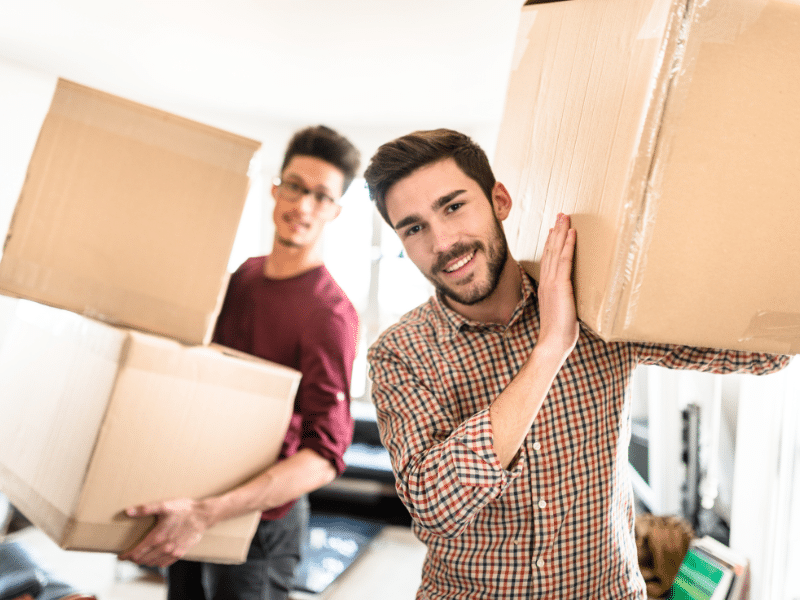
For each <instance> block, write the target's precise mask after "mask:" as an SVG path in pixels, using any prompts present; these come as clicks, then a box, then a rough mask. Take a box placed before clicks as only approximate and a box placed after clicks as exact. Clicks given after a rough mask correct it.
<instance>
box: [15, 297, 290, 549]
mask: <svg viewBox="0 0 800 600" xmlns="http://www.w3.org/2000/svg"><path fill="white" fill-rule="evenodd" d="M231 352H232V351H231ZM299 380H300V373H299V372H297V371H294V370H292V369H288V368H286V367H282V366H280V365H275V364H272V363H269V362H267V361H262V360H259V359H256V358H253V357H250V358H246V355H243V354H234V356H231V355H229V354H228V353H227V350H224V351H223V349H221V348H219V347H213V346H193V347H187V346H184V345H181V344H180V343H178V342H175V341H173V340H169V339H167V338H163V337H157V336H152V335H149V334H145V333H140V332H137V331H134V330H130V329H122V328H117V327H112V326H109V325H106V324H104V323H101V322H99V321H94V320H92V319H89V318H86V317H82V316H80V315H77V314H75V313H71V312H68V311H64V310H59V309H54V308H50V307H47V306H44V305H41V304H36V303H33V302H29V301H25V300H16V299H11V298H7V297H4V296H0V390H2V393H0V440H2V443H0V490H2V492H3V493H5V494H6V495H7V496H8V497H9V498H10V499H11V501H12V503H13V504H14V505H16V506H17V507H18V508H19V509H20V510H21V511H22V513H23V514H25V515H26V516H27V517H28V518H29V519H30V520H31V521H32V522H33V523H34V524H35V525H36V526H37V527H39V528H40V529H42V530H43V531H44V532H45V533H47V534H48V535H49V536H50V537H51V538H52V539H53V540H55V541H56V543H58V544H59V545H60V546H61V547H63V548H68V549H75V550H97V551H107V552H115V553H118V552H121V551H123V550H125V549H127V548H129V547H130V546H132V545H133V544H134V543H135V542H137V541H138V540H139V539H140V538H141V537H142V536H143V535H144V534H145V533H146V532H147V531H148V530H149V528H150V526H151V525H152V524H153V522H154V521H153V519H149V518H148V519H131V518H128V517H126V516H124V515H123V514H122V512H121V511H123V509H125V508H126V507H128V506H133V505H137V504H140V503H143V502H151V501H157V500H167V499H170V498H176V497H204V496H207V495H210V494H216V493H220V492H224V491H226V490H228V489H231V488H232V487H235V486H236V485H238V484H240V483H242V482H244V481H246V480H248V479H250V478H251V477H252V476H254V475H256V474H257V473H259V472H261V471H262V470H263V469H265V468H266V467H267V466H269V464H271V463H272V462H274V460H275V459H276V457H277V456H278V454H279V452H280V448H281V445H282V442H283V437H284V435H285V432H286V429H287V426H288V423H289V419H290V417H291V414H292V409H293V405H294V396H295V393H296V391H297V386H298V383H299ZM259 518H260V514H259V513H258V512H254V513H252V514H249V515H246V516H244V517H241V518H237V519H231V520H229V521H225V522H223V523H220V524H218V525H217V526H215V527H213V528H211V529H209V530H208V531H207V532H206V533H205V535H204V536H203V538H202V540H201V541H200V543H199V544H198V545H197V546H195V547H194V548H193V549H192V550H191V551H190V552H189V554H188V555H187V558H191V559H196V560H206V561H212V562H222V563H225V562H242V561H243V560H244V559H245V557H246V555H247V550H248V548H249V545H250V540H251V538H252V536H253V532H254V531H255V527H256V525H257V522H258V520H259Z"/></svg>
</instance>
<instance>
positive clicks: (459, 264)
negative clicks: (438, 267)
mask: <svg viewBox="0 0 800 600" xmlns="http://www.w3.org/2000/svg"><path fill="white" fill-rule="evenodd" d="M475 252H476V250H473V251H472V252H470V253H469V254H467V255H466V256H464V257H463V258H462V259H461V260H459V261H458V262H457V263H454V264H452V265H450V266H449V267H447V268H446V269H442V270H443V271H444V272H445V273H452V272H453V271H458V270H459V269H460V268H461V267H463V266H464V265H466V264H467V263H468V262H469V261H471V260H472V257H473V256H475Z"/></svg>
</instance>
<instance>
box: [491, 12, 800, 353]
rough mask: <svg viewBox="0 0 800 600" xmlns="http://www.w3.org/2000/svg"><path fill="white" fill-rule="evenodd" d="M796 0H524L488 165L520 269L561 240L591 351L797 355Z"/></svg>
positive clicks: (799, 127) (799, 42) (799, 62)
mask: <svg viewBox="0 0 800 600" xmlns="http://www.w3.org/2000/svg"><path fill="white" fill-rule="evenodd" d="M798 31H800V4H798V3H797V2H783V1H780V0H759V1H758V2H730V1H728V0H603V1H602V2H597V1H594V0H564V1H560V2H537V1H536V0H530V1H529V2H528V6H525V7H524V8H523V9H522V13H521V17H520V25H519V33H518V37H517V42H516V49H515V53H514V58H513V62H512V72H511V75H510V79H509V87H508V94H507V97H506V107H505V111H504V115H503V120H502V124H501V127H500V134H499V137H498V141H497V146H496V148H497V150H496V154H495V160H494V168H495V174H496V175H497V179H498V181H501V182H503V183H504V184H505V185H506V187H507V188H508V190H509V192H510V193H511V196H512V198H513V200H514V206H513V209H512V213H511V215H509V218H508V219H507V220H506V221H505V223H504V228H505V231H506V235H507V237H508V240H509V246H510V248H511V251H512V253H513V254H514V256H515V257H516V258H517V259H519V260H521V261H523V262H525V261H527V262H529V263H531V264H532V265H533V271H534V273H535V272H536V271H537V268H536V265H537V264H538V260H539V258H540V257H541V253H542V250H543V248H544V242H545V240H546V238H547V232H548V230H549V228H550V227H552V226H553V223H554V222H555V217H556V214H557V213H558V212H565V213H568V214H571V215H572V223H573V225H574V227H575V228H576V230H577V233H578V238H577V240H578V241H577V249H576V255H575V261H576V262H575V292H576V301H577V305H578V316H579V317H580V318H581V320H582V321H583V322H584V323H585V324H586V325H588V326H589V327H590V328H592V329H593V330H594V331H595V332H596V333H597V334H598V335H600V336H601V337H602V338H603V339H605V340H608V341H613V340H641V341H652V342H673V343H680V344H688V345H693V346H711V347H721V348H732V349H740V350H755V351H763V352H776V353H783V354H796V353H798V352H800V235H798V234H797V226H798V223H800V202H797V189H798V183H800V179H799V174H800V152H798V151H797V143H798V140H800V36H798Z"/></svg>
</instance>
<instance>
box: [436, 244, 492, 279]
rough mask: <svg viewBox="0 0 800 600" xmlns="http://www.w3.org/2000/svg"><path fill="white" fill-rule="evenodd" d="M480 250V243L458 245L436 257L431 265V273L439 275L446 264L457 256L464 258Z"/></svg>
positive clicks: (481, 247) (481, 246)
mask: <svg viewBox="0 0 800 600" xmlns="http://www.w3.org/2000/svg"><path fill="white" fill-rule="evenodd" d="M481 249H483V244H482V243H481V242H474V243H472V244H466V243H463V242H462V243H458V244H456V245H455V246H453V247H452V248H450V249H449V250H448V251H447V252H443V253H441V254H440V255H439V256H437V257H436V262H435V263H434V264H433V272H434V273H439V272H440V271H443V270H444V268H445V267H446V266H447V263H449V262H451V261H453V260H454V259H456V258H458V257H459V256H464V255H465V254H469V253H470V252H472V251H473V250H476V251H477V250H481Z"/></svg>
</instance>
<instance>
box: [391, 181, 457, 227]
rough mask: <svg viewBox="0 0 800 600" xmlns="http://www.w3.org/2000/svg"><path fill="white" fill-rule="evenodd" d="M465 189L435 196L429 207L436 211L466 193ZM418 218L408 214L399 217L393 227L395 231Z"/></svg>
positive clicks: (419, 218)
mask: <svg viewBox="0 0 800 600" xmlns="http://www.w3.org/2000/svg"><path fill="white" fill-rule="evenodd" d="M466 191H467V190H455V191H452V192H450V193H449V194H445V195H444V196H441V197H439V198H437V199H436V201H435V202H434V203H433V204H432V205H431V208H432V209H433V210H434V211H437V210H439V209H440V208H442V207H443V206H446V205H447V204H449V203H450V202H452V201H453V200H455V199H456V198H457V197H458V196H460V195H461V194H464V193H466ZM420 220H421V217H420V216H419V215H408V216H407V217H405V218H403V219H400V220H399V221H398V222H397V223H395V224H394V229H395V231H396V230H398V229H402V228H403V227H408V226H409V225H412V224H414V223H416V222H417V221H420Z"/></svg>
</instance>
